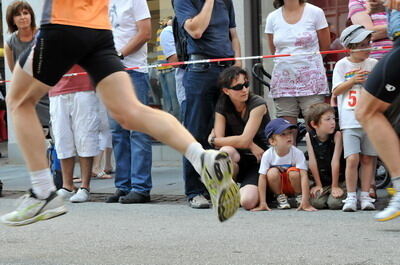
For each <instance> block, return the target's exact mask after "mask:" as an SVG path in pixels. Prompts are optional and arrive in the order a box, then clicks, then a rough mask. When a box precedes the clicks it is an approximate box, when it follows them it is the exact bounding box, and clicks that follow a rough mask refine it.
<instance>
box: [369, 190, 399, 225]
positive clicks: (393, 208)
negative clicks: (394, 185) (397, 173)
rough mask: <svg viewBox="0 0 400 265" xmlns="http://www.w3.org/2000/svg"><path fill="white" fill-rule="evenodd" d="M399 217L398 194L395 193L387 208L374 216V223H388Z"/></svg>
mask: <svg viewBox="0 0 400 265" xmlns="http://www.w3.org/2000/svg"><path fill="white" fill-rule="evenodd" d="M398 216H400V193H396V195H394V196H393V197H392V199H391V200H390V203H389V205H388V207H386V208H385V209H384V210H383V211H381V212H379V213H377V214H376V215H375V220H376V221H381V222H383V221H389V220H392V219H394V218H396V217H398Z"/></svg>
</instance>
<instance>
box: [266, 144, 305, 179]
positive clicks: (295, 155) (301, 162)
mask: <svg viewBox="0 0 400 265" xmlns="http://www.w3.org/2000/svg"><path fill="white" fill-rule="evenodd" d="M272 167H278V168H282V169H285V170H286V169H288V168H290V167H296V168H298V169H304V170H307V169H308V168H307V164H306V158H305V156H304V154H303V152H302V151H301V150H300V149H298V148H297V147H295V146H292V147H291V148H290V151H289V153H288V154H287V155H285V156H279V155H278V154H277V153H276V151H275V148H274V147H271V148H270V149H268V150H267V151H265V153H264V154H263V156H262V158H261V163H260V170H259V171H258V173H260V174H263V175H266V174H267V172H268V169H270V168H272Z"/></svg>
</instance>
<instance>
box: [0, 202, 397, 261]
mask: <svg viewBox="0 0 400 265" xmlns="http://www.w3.org/2000/svg"><path fill="white" fill-rule="evenodd" d="M15 202H16V200H15V199H7V198H6V199H4V198H2V199H0V214H3V213H6V212H8V211H10V210H12V209H13V208H14V204H15ZM68 208H69V212H68V213H67V214H66V215H64V216H61V217H57V218H54V219H52V220H48V221H42V222H39V223H36V224H32V225H28V226H24V227H17V228H15V227H7V226H3V225H1V226H0V264H30V265H33V264H201V265H205V264H219V265H220V264H400V256H399V241H400V223H399V221H400V219H399V220H393V221H391V222H387V223H376V222H375V221H374V220H373V218H372V216H373V213H372V212H357V213H343V212H341V211H328V210H326V211H319V212H315V213H306V212H297V211H295V210H285V211H282V210H274V211H272V212H259V213H252V212H246V211H244V210H242V209H241V210H240V211H239V213H238V214H237V215H236V216H234V217H233V218H232V219H231V220H229V221H227V222H225V223H222V224H221V223H219V222H218V221H217V218H216V215H215V213H214V212H213V211H212V210H194V209H191V208H189V207H188V206H186V205H185V204H182V203H181V204H176V203H170V204H168V203H151V204H143V205H121V204H105V203H96V202H91V203H84V204H70V203H68Z"/></svg>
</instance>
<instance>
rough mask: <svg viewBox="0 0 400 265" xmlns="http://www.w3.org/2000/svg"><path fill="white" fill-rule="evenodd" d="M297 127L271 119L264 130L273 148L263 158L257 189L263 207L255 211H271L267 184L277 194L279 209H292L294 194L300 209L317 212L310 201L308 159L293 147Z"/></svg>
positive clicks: (284, 121) (260, 205) (285, 121)
mask: <svg viewBox="0 0 400 265" xmlns="http://www.w3.org/2000/svg"><path fill="white" fill-rule="evenodd" d="M293 129H296V125H294V124H291V123H290V122H288V121H287V120H285V119H282V118H278V119H274V120H272V121H271V122H270V123H268V125H267V126H266V127H265V134H266V137H267V139H268V142H269V144H270V145H271V148H269V149H268V150H267V151H266V152H265V153H264V154H263V156H262V159H261V163H260V170H259V173H260V177H259V179H258V190H259V194H260V204H259V206H258V207H257V208H255V209H253V211H265V210H267V211H270V210H271V209H270V208H269V207H268V205H267V202H266V193H267V185H269V189H270V190H271V191H272V192H273V193H275V194H276V195H277V202H278V209H290V205H289V203H288V200H287V195H295V196H296V202H297V207H298V210H305V211H316V209H315V208H314V207H312V206H311V204H310V202H309V198H310V190H309V182H308V175H307V165H306V158H305V157H304V154H303V152H302V151H301V150H299V149H298V148H297V147H295V146H294V145H293Z"/></svg>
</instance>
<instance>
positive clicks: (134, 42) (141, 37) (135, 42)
mask: <svg viewBox="0 0 400 265" xmlns="http://www.w3.org/2000/svg"><path fill="white" fill-rule="evenodd" d="M150 39H151V34H148V33H145V32H143V33H140V32H139V33H138V34H136V35H135V36H134V37H133V38H132V39H130V40H129V42H128V43H127V44H126V45H125V46H124V47H123V48H122V49H121V50H120V52H121V53H122V55H124V56H125V57H126V56H129V55H131V54H133V53H135V52H137V51H138V50H140V48H142V47H143V45H145V44H146V43H147V42H148V41H149V40H150Z"/></svg>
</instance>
